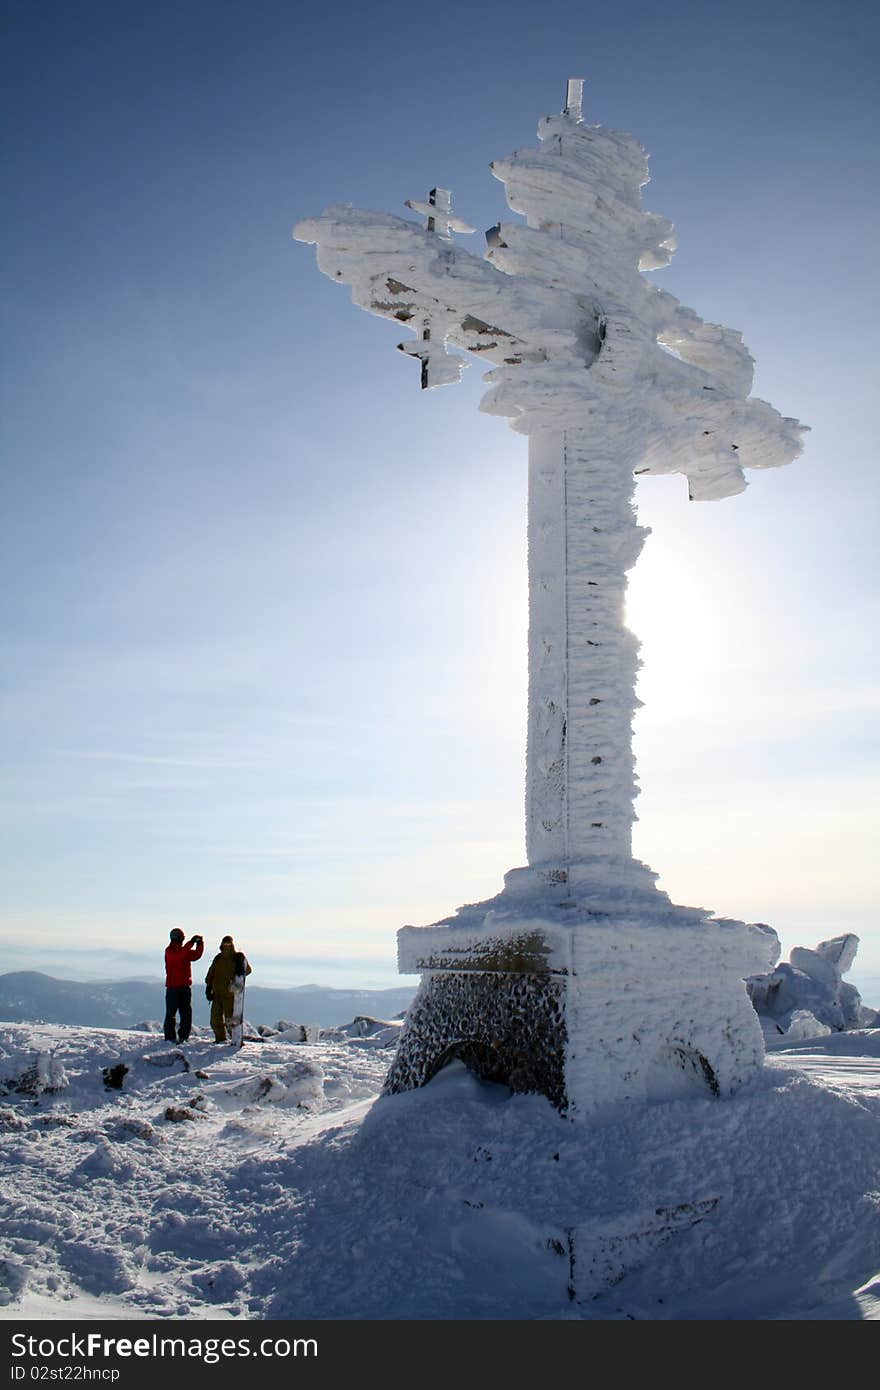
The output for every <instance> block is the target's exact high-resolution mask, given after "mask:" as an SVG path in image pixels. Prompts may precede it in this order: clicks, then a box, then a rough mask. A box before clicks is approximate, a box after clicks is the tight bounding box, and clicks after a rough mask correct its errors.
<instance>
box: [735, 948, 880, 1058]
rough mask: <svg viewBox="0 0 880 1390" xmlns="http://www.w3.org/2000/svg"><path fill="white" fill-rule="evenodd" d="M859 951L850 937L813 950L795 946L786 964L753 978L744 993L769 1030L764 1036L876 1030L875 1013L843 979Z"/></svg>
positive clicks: (748, 981) (794, 1036) (747, 983)
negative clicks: (854, 1029) (855, 1029)
mask: <svg viewBox="0 0 880 1390" xmlns="http://www.w3.org/2000/svg"><path fill="white" fill-rule="evenodd" d="M858 947H859V938H858V937H857V936H855V935H853V933H852V932H847V933H846V934H845V935H843V936H835V937H832V938H831V939H830V940H828V941H820V942H819V944H818V945H817V946H816V947H815V948H813V949H812V950H810V949H809V948H807V947H805V946H795V947H793V949H792V950H791V952H790V953H789V958H788V961H787V962H784V963H783V964H781V965H777V966H776V968H775V970H772V971H770V972H769V973H768V974H765V975H753V976H751V977H750V978H749V979H748V980H747V981H746V988H747V990H748V993H749V998H750V999H751V1001H752V1004H753V1005H754V1007H755V1010H756V1012H757V1014H758V1017H759V1019H761V1020H762V1023H763V1022H765V1021H766V1022H767V1023H768V1024H769V1025H770V1028H769V1031H768V1029H767V1028H765V1036H771V1035H772V1033H773V1029H774V1027H775V1031H776V1034H777V1035H778V1034H783V1035H784V1036H785V1037H792V1038H806V1037H812V1036H816V1035H818V1034H822V1033H825V1032H835V1033H836V1032H843V1031H846V1030H847V1029H851V1028H870V1027H875V1026H876V1018H877V1011H876V1010H874V1009H869V1008H866V1007H865V1005H864V1004H862V1000H861V996H860V994H859V991H858V990H857V989H856V987H855V985H852V984H850V983H849V982H848V981H846V980H844V979H843V978H842V976H843V975H844V974H845V972H846V971H847V970H849V969H850V967H851V966H852V963H853V961H854V960H855V958H856V952H857V951H858ZM810 1020H812V1023H811V1022H810ZM810 1029H812V1030H813V1031H812V1032H811V1031H808V1030H810ZM792 1030H794V1031H792Z"/></svg>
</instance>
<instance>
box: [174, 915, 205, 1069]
mask: <svg viewBox="0 0 880 1390" xmlns="http://www.w3.org/2000/svg"><path fill="white" fill-rule="evenodd" d="M204 949H205V943H204V941H203V940H202V938H201V937H200V936H191V937H190V939H189V941H187V942H184V939H183V932H182V931H181V930H180V927H175V928H174V930H173V931H172V933H171V942H170V944H169V945H168V946H166V948H165V1041H166V1042H179V1043H182V1042H186V1040H187V1038H188V1037H189V1034H190V1029H191V1028H192V1019H193V1011H192V978H193V977H192V963H193V961H194V960H198V959H199V957H200V956H201V954H202V952H203V951H204ZM178 1013H179V1014H180V1027H179V1028H178V1027H177V1014H178Z"/></svg>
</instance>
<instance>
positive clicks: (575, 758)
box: [294, 79, 804, 1114]
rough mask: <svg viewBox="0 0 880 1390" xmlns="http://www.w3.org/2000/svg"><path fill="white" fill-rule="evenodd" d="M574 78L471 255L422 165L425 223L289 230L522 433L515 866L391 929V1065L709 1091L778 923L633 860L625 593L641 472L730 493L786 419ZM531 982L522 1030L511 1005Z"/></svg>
mask: <svg viewBox="0 0 880 1390" xmlns="http://www.w3.org/2000/svg"><path fill="white" fill-rule="evenodd" d="M581 86H582V84H581V83H580V80H579V79H572V80H571V81H570V82H569V87H568V93H567V98H566V106H565V110H564V112H563V114H562V115H560V116H551V117H547V118H546V119H544V120H543V121H541V123H540V126H539V130H538V134H539V137H540V141H541V144H540V146H539V147H538V148H529V149H523V150H517V151H516V152H515V153H514V154H512V155H510V156H509V157H508V158H507V159H504V160H498V161H496V162H495V163H494V164H493V165H492V171H493V173H494V174H495V177H496V178H498V179H500V180H501V181H502V182H503V183H504V185H505V189H506V193H507V200H508V203H509V205H510V207H511V208H512V209H513V211H514V212H518V213H521V214H523V216H524V217H525V219H526V220H525V223H522V222H519V223H506V222H505V223H500V224H499V225H498V226H496V227H493V228H492V229H491V230H490V231H489V232H488V233H487V242H488V250H487V253H486V256H485V258H484V259H481V258H479V257H477V256H475V255H472V254H471V253H470V252H468V251H466V250H465V249H464V248H463V247H461V246H458V245H456V244H454V242H453V239H452V236H453V233H454V232H455V231H468V230H469V228H467V227H466V225H465V224H463V223H461V222H459V221H458V219H457V218H456V217H454V216H453V214H452V210H451V200H450V195H449V193H448V191H447V190H445V189H439V188H435V189H433V190H432V191H431V193H430V194H429V196H428V200H427V202H424V203H419V202H413V201H411V202H409V203H408V204H407V205H408V206H409V207H410V208H411V209H412V210H414V211H417V212H420V213H422V214H423V215H424V217H425V218H426V225H425V226H421V225H418V224H416V223H414V222H412V221H409V220H405V219H403V218H400V217H394V216H391V215H389V214H387V213H377V212H366V211H360V210H356V209H353V208H352V207H350V206H349V205H347V204H345V205H337V206H335V207H332V208H330V209H328V210H327V212H325V213H324V214H323V216H321V217H318V218H314V219H310V220H307V221H304V222H301V223H299V224H298V226H297V227H296V229H295V232H294V235H295V236H296V237H297V238H298V239H299V240H301V241H307V242H314V243H317V246H318V265H319V267H320V269H321V270H322V271H324V273H325V274H326V275H328V276H329V277H330V278H331V279H333V280H335V281H337V282H340V283H344V284H347V285H350V286H351V291H352V298H353V300H354V302H355V304H357V305H359V306H361V307H362V308H364V309H367V310H369V311H371V312H372V313H375V314H379V315H381V316H383V317H386V318H391V319H393V320H396V321H397V322H399V323H402V324H405V325H406V326H407V327H408V328H409V329H411V330H412V331H414V332H415V334H416V339H415V341H409V342H407V343H403V344H400V347H401V349H402V350H403V351H404V352H407V353H409V354H411V355H413V356H415V357H417V358H418V359H419V361H420V363H421V383H422V386H423V387H429V386H436V385H442V384H445V383H447V382H453V381H457V380H458V379H459V377H460V374H461V369H462V367H463V366H464V365H465V362H464V359H463V358H461V357H458V356H453V355H452V354H450V352H449V351H448V349H449V348H453V349H454V348H458V349H464V350H465V351H467V352H469V353H472V354H474V355H476V356H478V357H482V358H485V359H487V360H488V361H489V362H490V363H492V364H493V365H492V370H491V371H489V373H488V374H487V376H486V380H487V381H488V382H489V383H490V389H489V390H488V392H487V393H486V395H485V396H484V398H483V401H482V406H481V408H482V409H483V410H485V411H487V412H489V413H490V414H496V415H503V416H506V417H507V418H508V419H509V420H510V421H511V424H512V426H513V428H514V429H515V430H517V431H519V432H520V433H523V434H526V435H528V436H529V716H528V745H527V772H526V841H527V853H528V863H529V867H528V868H527V869H519V870H513V871H512V872H511V873H509V874H508V875H506V879H505V888H504V891H503V892H502V893H501V894H500V895H499V897H498V898H496V899H494V900H493V901H492V902H489V903H483V904H480V905H478V906H475V907H467V908H463V909H461V910H460V911H459V913H458V914H457V916H456V917H455V918H453V919H450V920H449V921H448V922H446V923H440V924H437V926H436V927H433V928H422V929H414V928H405V929H404V931H403V932H401V934H400V967H401V970H403V971H404V972H410V971H420V972H422V973H424V974H425V976H426V979H425V984H424V986H423V990H422V993H421V994H420V996H419V997H418V999H417V1000H416V1004H415V1005H414V1007H413V1009H412V1010H411V1012H410V1016H409V1018H408V1020H407V1023H406V1025H405V1027H404V1032H403V1037H402V1041H401V1048H400V1052H399V1054H398V1059H397V1062H396V1064H395V1070H394V1071H393V1072H392V1074H391V1077H390V1078H389V1087H390V1089H392V1090H393V1089H399V1088H403V1087H409V1086H413V1085H419V1084H421V1083H422V1082H424V1081H425V1080H427V1079H429V1077H430V1075H432V1074H433V1072H435V1071H436V1070H437V1067H438V1066H439V1065H442V1063H443V1062H444V1061H446V1060H448V1058H449V1057H450V1056H451V1055H453V1053H454V1052H455V1050H456V1049H457V1052H458V1055H461V1056H463V1057H465V1058H466V1060H468V1063H469V1065H471V1066H473V1067H474V1069H475V1070H477V1071H480V1072H481V1073H482V1074H483V1075H489V1076H491V1077H493V1078H496V1079H500V1078H504V1079H507V1080H508V1081H510V1084H512V1085H514V1088H515V1089H521V1090H532V1089H537V1090H542V1091H544V1093H545V1094H547V1095H548V1096H550V1097H551V1098H552V1099H554V1101H555V1103H557V1104H558V1105H559V1107H560V1108H561V1109H563V1110H566V1111H568V1112H570V1113H572V1114H575V1113H578V1112H581V1113H583V1112H585V1111H587V1110H590V1109H592V1108H595V1106H596V1105H598V1104H600V1103H602V1102H603V1101H610V1100H615V1099H621V1098H625V1097H632V1096H645V1095H648V1094H660V1093H662V1092H663V1090H664V1087H665V1086H666V1085H667V1083H669V1084H671V1081H670V1078H671V1079H672V1081H674V1082H675V1084H678V1081H679V1080H680V1076H681V1074H682V1073H685V1074H688V1073H690V1072H691V1071H693V1072H694V1073H695V1074H696V1075H697V1076H698V1077H699V1078H701V1079H702V1081H703V1082H705V1083H707V1084H708V1085H709V1086H710V1089H712V1090H713V1091H715V1092H716V1093H724V1092H727V1091H729V1090H731V1089H732V1088H733V1087H734V1086H735V1085H736V1084H738V1083H739V1081H741V1080H742V1079H743V1077H744V1076H745V1075H747V1074H748V1072H749V1070H750V1069H753V1068H754V1067H755V1066H756V1065H758V1064H760V1061H761V1057H762V1047H761V1037H760V1029H759V1027H758V1025H757V1022H756V1019H755V1017H754V1013H753V1011H752V1010H751V1009H750V1008H749V1005H748V1000H747V997H746V994H745V990H744V987H743V985H742V979H743V976H745V975H748V974H750V973H751V974H753V973H757V972H759V971H761V970H766V969H767V968H768V967H770V966H772V965H773V963H774V962H775V960H776V958H777V955H778V942H777V940H776V937H775V933H773V932H772V931H770V929H769V928H766V927H761V928H750V927H747V926H746V925H745V924H743V923H738V922H732V921H717V920H715V919H713V918H712V917H711V916H710V914H707V913H706V912H704V911H702V910H692V909H684V908H677V907H674V906H673V905H672V904H671V903H670V902H669V900H668V898H667V897H666V896H665V895H664V894H662V893H660V892H659V891H658V890H657V889H656V887H655V883H654V880H655V877H656V875H654V874H653V873H652V872H651V871H650V870H649V869H648V868H647V867H646V866H645V865H643V864H640V863H638V862H637V861H635V860H634V859H633V857H632V823H633V820H634V819H635V813H634V810H633V801H634V798H635V795H636V791H637V788H636V778H635V771H634V764H633V757H632V749H631V742H632V718H633V712H634V710H635V708H636V705H637V701H636V698H635V691H634V686H635V675H636V671H637V668H638V657H637V643H636V641H635V638H634V637H633V636H632V634H631V633H630V632H628V631H627V629H626V628H625V626H624V622H623V606H624V594H625V589H626V575H627V571H628V570H629V569H630V568H631V567H632V566H633V564H634V563H635V561H636V559H637V557H638V554H639V552H640V550H641V547H642V544H643V542H644V538H645V536H646V535H647V532H646V531H645V529H644V528H640V527H639V526H638V525H637V524H636V516H635V510H634V507H633V489H634V480H635V477H636V475H638V474H644V473H653V474H658V473H673V472H680V473H684V474H685V475H686V477H687V480H688V493H689V496H690V498H691V499H692V500H711V499H717V498H722V497H727V496H731V495H733V494H735V493H737V492H741V491H742V489H743V488H744V487H745V486H746V482H745V475H744V470H745V469H747V468H771V467H776V466H779V465H782V464H786V463H789V462H791V461H792V460H793V459H794V458H795V457H796V456H797V454H798V453H799V452H800V448H801V434H802V431H803V428H804V427H803V426H801V425H799V424H798V423H797V421H795V420H792V419H786V418H783V417H782V416H781V415H780V414H779V413H778V412H777V411H776V410H774V409H773V407H772V406H770V405H768V404H767V403H766V402H765V401H761V400H757V399H753V398H750V397H749V391H750V389H751V384H752V367H753V363H752V358H751V357H750V355H749V353H748V351H747V350H746V348H745V347H744V346H743V343H742V339H741V337H740V335H739V333H737V332H734V331H733V330H732V329H728V328H723V327H721V326H719V325H717V324H707V323H704V322H703V320H702V319H700V318H699V316H698V315H697V314H695V313H694V312H693V310H691V309H688V308H685V307H684V306H683V305H682V304H680V303H679V302H678V300H676V299H675V298H674V297H673V296H672V295H670V294H667V293H665V292H664V291H663V290H660V289H658V288H657V287H656V286H655V285H654V284H652V283H651V282H650V281H649V280H647V279H646V278H645V276H644V275H643V273H642V272H643V271H646V270H653V269H656V268H658V267H660V266H663V265H666V264H667V263H668V261H669V259H670V257H671V255H672V252H673V250H674V246H675V241H674V237H673V229H672V225H671V223H669V222H668V221H667V220H666V219H665V218H663V217H660V216H658V215H656V214H654V213H649V212H646V211H644V210H643V209H642V207H641V188H642V186H643V185H644V184H645V183H646V182H647V178H648V173H647V158H646V155H645V152H644V150H643V149H642V147H641V145H639V144H638V142H637V141H636V140H634V139H633V138H632V136H629V135H625V134H621V133H620V132H617V131H609V130H604V129H602V128H601V127H600V126H595V125H584V124H583V122H582V118H581V114H580V91H581ZM664 926H665V927H667V928H669V929H670V930H669V931H668V932H667V933H665V934H663V935H662V936H658V935H656V928H658V927H664ZM465 977H466V978H465ZM524 989H526V990H531V992H532V1006H533V1018H532V1025H533V1026H532V1027H531V1033H530V1030H529V1027H526V1028H525V1030H523V1029H522V1028H520V1027H518V1026H516V1025H515V1022H514V1020H515V1019H516V1018H517V1017H520V1016H522V1015H523V1010H522V1007H521V995H522V993H523V990H524ZM627 991H629V996H628V1002H626V1001H627ZM670 998H672V999H673V1000H674V1003H673V1004H672V1005H670V1002H669V1001H670ZM622 1001H623V1004H624V1006H623V1007H621V1003H622ZM525 1012H526V1015H528V1008H526V1011H525ZM554 1014H556V1015H558V1024H557V1025H554V1027H555V1032H554V1033H553V1041H552V1042H548V1043H547V1045H546V1046H544V1045H543V1044H542V1045H541V1046H540V1047H539V1046H538V1043H537V1041H535V1040H536V1039H537V1037H538V1035H540V1036H541V1037H544V1036H545V1031H546V1030H545V1024H546V1021H547V1018H548V1017H549V1016H550V1015H554ZM504 1019H507V1021H508V1024H509V1025H510V1026H509V1027H508V1026H506V1025H505V1023H504V1021H503V1020H504ZM547 1037H548V1038H549V1034H547ZM530 1048H531V1053H530ZM539 1053H540V1055H538V1054H539ZM658 1069H659V1071H658ZM660 1073H664V1074H665V1075H666V1080H665V1081H664V1080H663V1079H662V1078H661V1079H660V1080H658V1076H659V1075H660Z"/></svg>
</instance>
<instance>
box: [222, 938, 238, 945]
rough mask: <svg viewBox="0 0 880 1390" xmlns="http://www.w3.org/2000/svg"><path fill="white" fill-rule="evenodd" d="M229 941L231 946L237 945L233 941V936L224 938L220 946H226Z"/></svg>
mask: <svg viewBox="0 0 880 1390" xmlns="http://www.w3.org/2000/svg"><path fill="white" fill-rule="evenodd" d="M227 941H228V942H229V944H230V946H234V945H235V942H234V941H233V940H232V937H231V936H224V937H223V938H222V940H221V942H220V945H221V946H225V945H226V942H227Z"/></svg>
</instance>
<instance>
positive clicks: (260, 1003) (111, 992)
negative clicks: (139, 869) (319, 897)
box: [0, 970, 415, 1028]
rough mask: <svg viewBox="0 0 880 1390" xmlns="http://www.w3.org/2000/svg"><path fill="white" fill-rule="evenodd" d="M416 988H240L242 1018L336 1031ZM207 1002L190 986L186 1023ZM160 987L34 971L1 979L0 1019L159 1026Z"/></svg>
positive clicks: (404, 1000) (199, 1016) (390, 1008)
mask: <svg viewBox="0 0 880 1390" xmlns="http://www.w3.org/2000/svg"><path fill="white" fill-rule="evenodd" d="M414 994H415V989H414V988H413V987H412V986H411V985H401V986H400V987H398V988H393V989H331V988H329V987H324V986H323V985H299V986H296V987H295V988H292V989H268V988H266V987H264V986H260V985H251V984H249V985H248V987H247V994H246V996H245V1013H246V1015H247V1018H248V1021H249V1022H250V1023H253V1024H260V1023H262V1024H266V1025H269V1026H273V1025H274V1024H276V1023H277V1022H278V1021H279V1019H289V1020H290V1021H291V1022H292V1023H317V1024H319V1025H320V1026H321V1027H322V1028H335V1027H338V1025H339V1024H341V1023H349V1022H350V1021H351V1020H352V1019H353V1018H355V1017H356V1016H357V1015H358V1014H369V1015H370V1016H371V1017H373V1018H383V1019H388V1018H393V1017H394V1015H395V1014H399V1013H402V1012H403V1010H404V1009H407V1008H408V1007H409V1005H410V1002H411V1001H412V998H413V995H414ZM209 1011H210V1005H209V1004H208V1002H207V1000H206V999H205V991H204V987H203V985H202V984H201V981H197V982H195V983H194V984H193V1020H194V1022H195V1023H196V1024H202V1025H207V1023H208V1015H209ZM164 1013H165V987H164V985H163V984H162V982H161V980H156V981H155V982H152V981H146V980H119V981H106V980H102V981H97V982H95V981H92V982H91V983H87V982H85V981H79V980H59V979H56V978H55V977H54V976H53V975H43V974H41V973H40V972H39V971H36V970H14V971H10V972H8V973H7V974H5V975H0V1020H2V1021H4V1022H8V1023H37V1022H40V1023H69V1024H79V1025H86V1026H91V1027H94V1028H134V1027H136V1026H137V1024H139V1023H143V1022H145V1021H147V1020H157V1019H158V1020H159V1021H161V1019H162V1017H163V1015H164Z"/></svg>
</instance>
